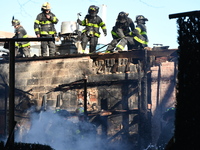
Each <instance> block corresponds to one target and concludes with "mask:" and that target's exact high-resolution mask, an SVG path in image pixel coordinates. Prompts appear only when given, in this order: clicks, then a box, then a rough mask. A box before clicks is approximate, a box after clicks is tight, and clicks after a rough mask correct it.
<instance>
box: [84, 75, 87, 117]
mask: <svg viewBox="0 0 200 150" xmlns="http://www.w3.org/2000/svg"><path fill="white" fill-rule="evenodd" d="M84 115H85V116H87V78H85V79H84Z"/></svg>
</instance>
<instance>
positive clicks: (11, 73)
mask: <svg viewBox="0 0 200 150" xmlns="http://www.w3.org/2000/svg"><path fill="white" fill-rule="evenodd" d="M9 50H10V57H9V135H12V132H13V127H14V126H15V125H14V124H15V116H14V115H15V114H14V108H15V41H9ZM9 142H10V143H9V145H10V147H9V148H11V149H12V148H13V149H14V133H13V136H11V139H10V141H9Z"/></svg>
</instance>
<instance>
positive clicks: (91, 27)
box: [77, 5, 107, 53]
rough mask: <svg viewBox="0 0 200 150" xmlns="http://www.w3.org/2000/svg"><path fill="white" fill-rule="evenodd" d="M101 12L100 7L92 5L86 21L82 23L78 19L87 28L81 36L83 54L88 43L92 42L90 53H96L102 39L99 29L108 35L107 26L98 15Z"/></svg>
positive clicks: (80, 23)
mask: <svg viewBox="0 0 200 150" xmlns="http://www.w3.org/2000/svg"><path fill="white" fill-rule="evenodd" d="M98 12H99V7H98V6H95V5H91V6H90V7H89V9H88V14H87V15H86V16H85V19H84V20H83V21H81V20H80V19H77V22H78V24H79V25H82V26H85V28H84V29H83V30H82V35H81V46H82V49H83V50H82V52H83V53H84V52H85V48H86V46H87V43H88V42H90V49H89V52H90V53H92V52H94V51H96V45H97V43H98V38H99V37H100V32H99V28H100V27H101V29H102V30H103V33H104V35H105V36H106V35H107V29H106V25H105V23H104V22H103V20H102V19H101V18H100V17H99V16H98V15H97V14H98Z"/></svg>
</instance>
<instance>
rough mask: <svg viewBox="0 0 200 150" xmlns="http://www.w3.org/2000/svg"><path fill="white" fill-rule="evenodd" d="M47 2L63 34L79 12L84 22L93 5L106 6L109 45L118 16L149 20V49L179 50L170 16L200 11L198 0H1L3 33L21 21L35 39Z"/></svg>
mask: <svg viewBox="0 0 200 150" xmlns="http://www.w3.org/2000/svg"><path fill="white" fill-rule="evenodd" d="M44 2H49V3H50V4H51V7H52V9H51V11H52V12H53V13H54V14H55V15H56V16H57V18H58V19H59V23H58V24H57V25H56V29H57V32H60V31H61V23H62V22H64V21H76V20H77V13H79V12H81V14H82V16H81V17H80V19H81V20H82V19H84V17H85V15H86V14H87V11H88V7H89V6H90V5H97V6H100V5H106V6H107V9H106V20H104V22H105V23H106V26H107V30H108V35H107V36H106V42H107V43H109V42H110V41H111V40H112V37H111V33H110V31H111V29H112V27H113V26H114V24H115V21H116V18H117V15H118V13H119V12H121V11H125V12H127V13H129V17H130V18H132V20H133V21H135V17H136V16H137V15H144V16H145V17H146V18H148V20H149V21H148V22H147V23H146V26H147V34H148V37H149V46H150V47H153V44H155V43H158V44H163V45H164V46H170V48H177V47H178V43H177V36H178V35H177V24H176V19H169V14H174V13H181V12H188V11H195V10H199V9H200V8H199V7H200V1H199V0H1V9H0V18H1V24H0V31H7V32H14V28H13V27H12V26H11V19H12V16H13V15H14V17H15V19H19V20H20V21H21V25H22V26H24V28H25V29H26V31H27V32H28V35H32V36H35V33H34V29H33V25H34V21H35V19H36V16H37V15H38V14H39V13H40V12H41V6H42V4H43V3H44Z"/></svg>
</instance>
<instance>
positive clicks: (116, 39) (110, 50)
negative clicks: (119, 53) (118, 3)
mask: <svg viewBox="0 0 200 150" xmlns="http://www.w3.org/2000/svg"><path fill="white" fill-rule="evenodd" d="M116 30H117V28H116V26H114V27H113V28H112V31H111V35H112V38H113V40H112V41H111V42H110V43H109V44H108V47H107V49H106V53H113V52H114V49H115V47H116V45H117V44H118V42H119V41H120V37H119V36H118V34H117V31H116Z"/></svg>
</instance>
